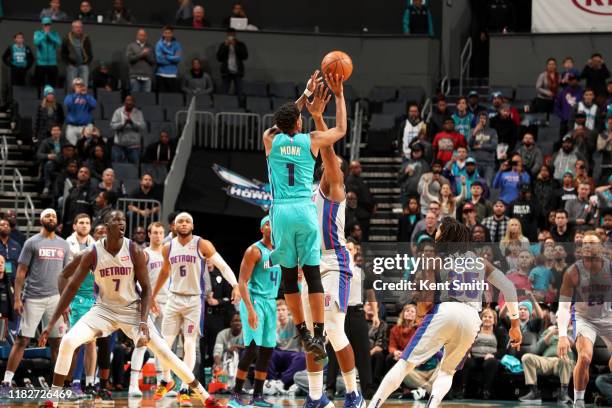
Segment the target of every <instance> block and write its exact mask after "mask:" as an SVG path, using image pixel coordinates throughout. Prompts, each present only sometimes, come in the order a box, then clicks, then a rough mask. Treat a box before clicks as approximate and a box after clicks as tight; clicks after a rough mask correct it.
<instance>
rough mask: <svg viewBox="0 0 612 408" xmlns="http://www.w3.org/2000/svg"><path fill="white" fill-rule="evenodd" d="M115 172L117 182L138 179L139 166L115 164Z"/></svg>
mask: <svg viewBox="0 0 612 408" xmlns="http://www.w3.org/2000/svg"><path fill="white" fill-rule="evenodd" d="M113 170H115V177H116V178H117V180H123V181H125V180H128V179H133V178H136V179H137V178H138V166H136V165H135V164H132V163H119V162H113Z"/></svg>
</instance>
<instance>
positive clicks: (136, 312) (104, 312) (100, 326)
mask: <svg viewBox="0 0 612 408" xmlns="http://www.w3.org/2000/svg"><path fill="white" fill-rule="evenodd" d="M81 321H83V323H85V324H86V325H87V326H89V327H90V328H91V329H92V330H94V331H95V332H97V333H99V335H98V336H97V337H106V336H108V335H110V334H112V333H113V332H115V331H117V330H119V329H120V330H121V331H122V332H124V333H125V335H126V336H128V337H129V338H131V339H132V340H134V342H137V341H138V338H139V337H140V335H139V334H138V331H139V326H140V302H138V303H136V304H134V306H130V307H124V308H117V307H114V306H109V305H105V304H101V303H96V304H95V305H93V307H92V308H91V310H90V311H89V312H87V313H85V316H83V317H82V318H81V319H80V320H79V321H78V322H77V324H78V323H80V322H81ZM149 323H152V321H151V322H149ZM149 326H151V324H149ZM75 327H76V325H75Z"/></svg>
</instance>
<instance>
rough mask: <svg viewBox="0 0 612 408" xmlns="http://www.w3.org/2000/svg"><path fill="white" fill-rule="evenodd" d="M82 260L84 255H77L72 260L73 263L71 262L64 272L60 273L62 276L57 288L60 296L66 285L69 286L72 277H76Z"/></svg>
mask: <svg viewBox="0 0 612 408" xmlns="http://www.w3.org/2000/svg"><path fill="white" fill-rule="evenodd" d="M81 258H83V254H82V253H79V254H77V255H75V256H74V258H72V261H70V262H69V263H68V265H66V266H65V267H64V270H62V273H60V276H59V277H58V278H57V287H58V288H59V293H60V294H61V293H62V292H63V291H64V289H65V288H66V285H68V281H69V279H70V277H71V276H72V275H74V272H75V271H76V270H77V268H78V267H79V264H80V263H81Z"/></svg>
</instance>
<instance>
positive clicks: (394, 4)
mask: <svg viewBox="0 0 612 408" xmlns="http://www.w3.org/2000/svg"><path fill="white" fill-rule="evenodd" d="M240 2H241V3H242V4H243V5H244V7H245V9H246V12H247V16H248V17H249V22H250V23H252V24H254V25H256V26H258V27H259V28H262V29H267V30H301V31H307V32H313V31H314V27H315V26H318V27H319V29H320V31H321V32H339V33H342V32H361V31H362V29H363V28H367V29H368V31H369V32H370V33H401V31H402V15H403V12H404V9H405V8H406V0H385V1H384V2H380V1H371V0H333V1H329V0H308V1H287V0H241V1H240ZM5 3H6V5H5V15H6V16H8V17H23V18H32V17H37V16H38V14H37V13H38V12H40V10H41V9H42V8H43V7H47V4H48V1H47V0H26V1H17V0H11V1H7V2H5ZM177 3H178V2H177V1H176V0H153V1H151V0H149V1H147V0H125V4H126V6H127V8H128V9H130V10H131V12H132V14H133V15H134V16H135V18H136V20H137V22H138V23H140V24H142V23H156V24H162V23H173V22H174V15H175V13H176V10H177V8H178V7H177ZM233 3H234V1H225V0H223V1H222V0H208V1H199V0H196V1H194V4H201V5H203V6H205V8H206V15H207V18H208V19H209V20H210V21H211V23H212V24H213V25H214V26H221V23H222V21H223V19H224V18H225V17H227V16H228V15H229V14H230V10H231V6H232V4H233ZM431 3H432V6H431V7H432V9H433V15H434V16H435V20H434V26H435V27H437V28H438V29H437V30H436V32H439V31H440V27H441V26H442V25H441V22H440V16H441V12H439V10H440V9H441V7H442V6H441V3H442V2H440V1H432V2H431ZM79 4H80V0H62V9H63V10H64V11H66V12H67V13H68V14H69V15H76V13H77V12H78V6H79ZM92 4H93V7H94V10H95V12H96V13H101V14H104V13H105V12H106V11H108V10H109V9H110V6H111V4H112V2H111V0H92ZM153 5H154V7H153ZM33 10H35V11H36V14H34V15H33Z"/></svg>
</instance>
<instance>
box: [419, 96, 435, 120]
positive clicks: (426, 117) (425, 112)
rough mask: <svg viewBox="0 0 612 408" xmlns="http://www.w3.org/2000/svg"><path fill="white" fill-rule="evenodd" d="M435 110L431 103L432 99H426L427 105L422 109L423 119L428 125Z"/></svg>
mask: <svg viewBox="0 0 612 408" xmlns="http://www.w3.org/2000/svg"><path fill="white" fill-rule="evenodd" d="M432 109H433V105H432V103H431V98H427V99H425V103H424V104H423V109H421V119H422V120H423V121H425V122H427V123H429V117H430V116H431V111H432Z"/></svg>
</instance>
